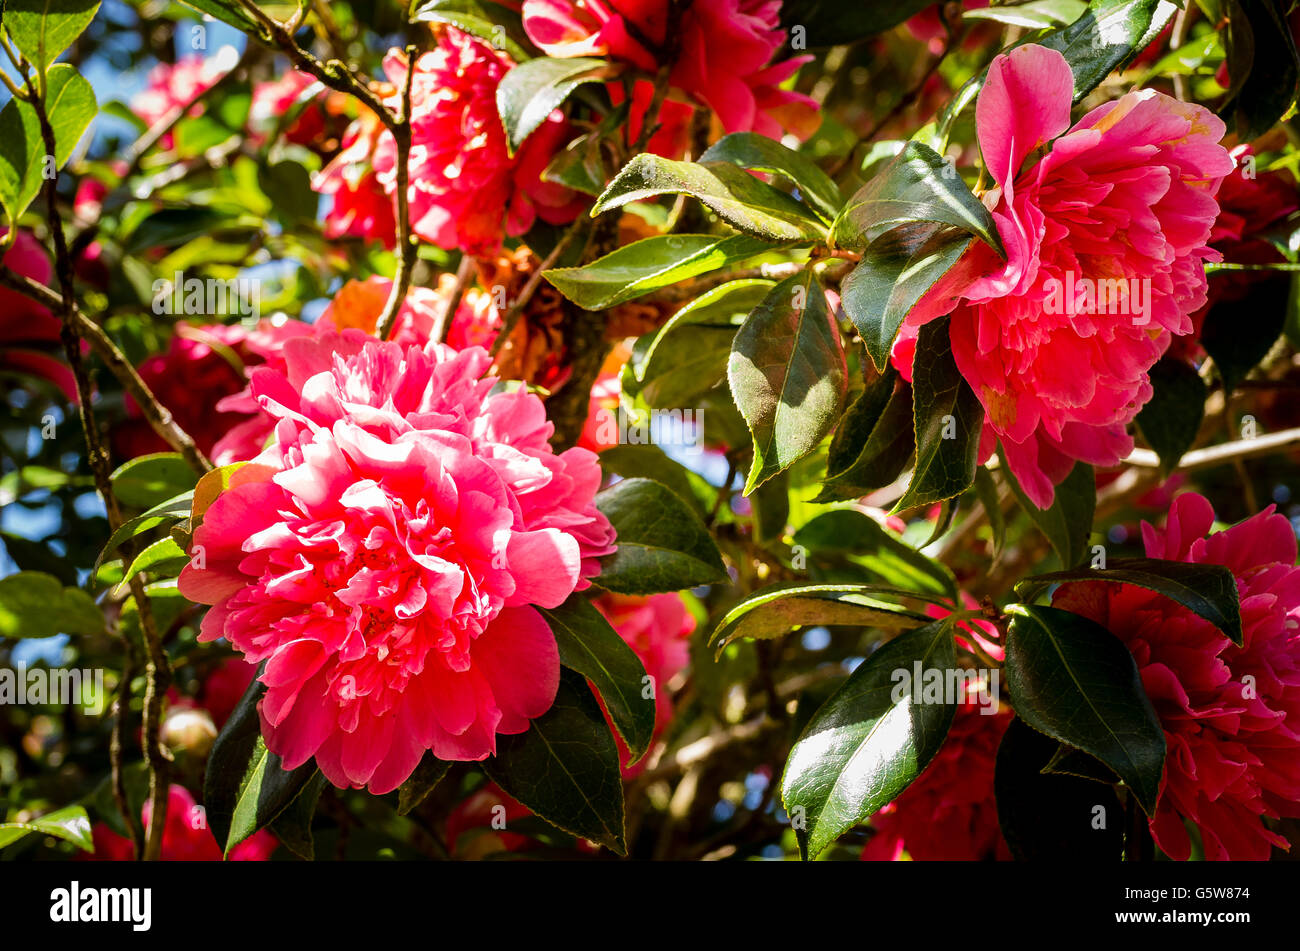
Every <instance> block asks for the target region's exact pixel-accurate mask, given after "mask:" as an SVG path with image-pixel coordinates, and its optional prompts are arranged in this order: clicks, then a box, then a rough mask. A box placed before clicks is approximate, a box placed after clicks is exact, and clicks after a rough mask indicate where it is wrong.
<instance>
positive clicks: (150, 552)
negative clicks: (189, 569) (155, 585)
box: [126, 536, 190, 578]
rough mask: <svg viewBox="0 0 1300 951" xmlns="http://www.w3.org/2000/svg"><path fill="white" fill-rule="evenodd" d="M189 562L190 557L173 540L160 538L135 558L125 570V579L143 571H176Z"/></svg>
mask: <svg viewBox="0 0 1300 951" xmlns="http://www.w3.org/2000/svg"><path fill="white" fill-rule="evenodd" d="M189 560H190V556H189V555H188V554H186V552H185V550H184V549H182V548H181V546H180V545H178V544H176V541H175V539H173V538H172V537H171V536H168V537H166V538H160V539H158V541H156V542H154V543H153V544H151V545H148V546H147V547H146V548H145V549H144V551H142V552H140V554H138V555H136V556H135V561H133V562H131V567H129V568H127V570H126V577H127V578H130V577H132V576H134V575H138V574H140V573H141V572H143V571H155V572H163V573H166V572H170V571H177V570H179V569H181V568H183V567H185V565H186V564H188V562H189Z"/></svg>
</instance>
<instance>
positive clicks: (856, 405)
mask: <svg viewBox="0 0 1300 951" xmlns="http://www.w3.org/2000/svg"><path fill="white" fill-rule="evenodd" d="M912 425H913V424H912V389H911V387H910V386H909V385H908V384H906V383H903V382H901V381H899V379H898V371H897V370H894V369H893V368H892V367H890V368H888V369H887V370H886V371H885V375H884V376H882V377H881V378H880V379H878V380H876V381H875V382H874V383H872V384H871V385H870V386H869V387H867V388H866V390H864V391H863V393H862V395H861V396H859V397H858V398H857V399H856V400H854V401H853V404H852V405H851V406H850V407H849V409H848V412H846V413H845V414H844V418H843V419H842V420H840V424H839V426H837V427H836V428H835V435H834V436H833V437H832V438H831V446H830V452H829V454H828V455H827V457H826V481H825V483H824V484H823V485H822V490H821V492H820V493H819V494H818V496H817V498H816V499H814V500H813V501H815V502H834V501H840V500H847V499H857V498H861V497H862V496H864V495H866V494H867V493H868V492H870V491H872V490H873V489H880V488H883V487H885V486H887V485H889V484H890V483H892V482H893V481H894V480H895V479H897V478H898V476H899V475H900V474H901V473H902V471H903V469H904V468H905V467H906V466H907V460H908V459H910V458H911V457H912V449H913V435H912Z"/></svg>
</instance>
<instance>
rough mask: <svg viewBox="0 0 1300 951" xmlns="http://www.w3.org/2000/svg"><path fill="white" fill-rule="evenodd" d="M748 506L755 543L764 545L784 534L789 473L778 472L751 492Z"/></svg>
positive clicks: (788, 496) (787, 508) (787, 509)
mask: <svg viewBox="0 0 1300 951" xmlns="http://www.w3.org/2000/svg"><path fill="white" fill-rule="evenodd" d="M749 508H750V512H751V515H752V517H753V537H754V541H755V542H756V543H757V544H759V545H766V544H767V543H768V542H770V541H773V540H774V539H778V538H780V537H781V536H782V535H784V534H785V528H786V524H787V523H788V522H789V521H790V474H789V473H788V472H782V473H779V474H777V475H775V476H773V477H772V478H770V479H768V480H767V481H766V482H764V483H763V484H762V485H760V486H759V487H758V488H756V489H755V490H754V491H753V492H751V493H750V495H749Z"/></svg>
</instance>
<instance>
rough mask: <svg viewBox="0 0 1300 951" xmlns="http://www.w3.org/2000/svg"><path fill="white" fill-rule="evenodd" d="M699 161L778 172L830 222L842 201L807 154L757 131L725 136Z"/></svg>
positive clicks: (837, 189)
mask: <svg viewBox="0 0 1300 951" xmlns="http://www.w3.org/2000/svg"><path fill="white" fill-rule="evenodd" d="M700 161H701V162H731V163H733V164H735V165H739V166H740V167H741V168H747V169H750V170H751V171H756V172H766V173H768V174H770V175H779V176H780V177H782V178H784V179H785V180H786V181H788V182H789V183H790V184H792V185H794V186H795V188H797V189H798V192H799V197H800V198H801V199H802V200H803V201H805V202H807V204H808V205H809V207H811V208H812V209H813V210H814V211H815V212H817V214H818V215H819V216H820V217H821V218H822V220H823V221H825V222H826V223H827V224H830V223H831V222H832V221H834V220H835V216H836V215H837V214H839V212H840V207H841V206H842V205H843V204H844V197H843V196H842V195H841V194H840V190H839V186H837V185H836V184H835V182H834V181H833V180H832V179H831V177H830V176H829V175H827V174H826V173H825V172H824V171H822V170H821V168H820V167H818V165H817V164H816V163H814V162H813V161H812V160H811V159H810V158H808V157H807V156H806V155H803V154H801V153H799V152H796V151H794V150H793V149H788V148H786V147H785V146H784V145H782V144H781V143H780V142H777V141H776V140H775V139H769V138H768V137H767V136H765V135H759V134H758V133H757V132H733V133H732V134H731V135H724V136H723V137H722V138H721V139H719V140H718V141H717V142H714V143H713V145H711V146H709V148H708V149H707V150H706V151H705V152H704V154H703V155H701V156H700Z"/></svg>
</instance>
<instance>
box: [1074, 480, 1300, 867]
mask: <svg viewBox="0 0 1300 951" xmlns="http://www.w3.org/2000/svg"><path fill="white" fill-rule="evenodd" d="M1213 523H1214V510H1213V509H1212V508H1211V507H1210V503H1209V502H1208V501H1206V500H1205V499H1204V498H1203V497H1202V496H1199V495H1196V494H1195V493H1191V492H1189V493H1185V494H1183V495H1180V496H1178V498H1176V499H1175V500H1174V503H1173V506H1172V507H1171V508H1170V510H1169V519H1168V522H1167V523H1166V525H1165V528H1164V530H1163V531H1159V530H1157V529H1155V528H1152V527H1151V526H1150V525H1149V524H1146V523H1143V525H1142V535H1143V538H1144V539H1145V542H1146V553H1147V556H1148V557H1150V558H1166V559H1170V560H1173V561H1187V562H1195V563H1198V564H1209V565H1223V566H1224V567H1226V568H1228V569H1229V570H1231V571H1232V573H1233V574H1234V575H1235V576H1236V578H1237V593H1238V596H1239V598H1240V600H1241V620H1242V628H1243V633H1244V637H1243V645H1242V646H1241V647H1237V646H1235V645H1234V644H1233V643H1232V642H1231V641H1230V640H1228V638H1227V637H1225V636H1224V635H1223V633H1222V632H1220V631H1219V629H1218V628H1216V627H1215V626H1214V625H1212V624H1210V623H1209V622H1208V621H1205V620H1202V619H1201V618H1199V617H1197V616H1196V615H1194V614H1192V613H1191V612H1190V611H1188V610H1187V609H1186V608H1184V607H1182V606H1181V605H1179V604H1176V603H1175V602H1173V601H1170V600H1169V599H1168V598H1164V597H1161V596H1160V595H1158V594H1155V593H1154V592H1151V591H1146V590H1143V589H1141V588H1134V587H1130V586H1128V585H1122V586H1121V585H1113V584H1108V583H1104V582H1099V581H1092V582H1087V583H1080V584H1072V585H1067V586H1064V587H1062V588H1061V589H1060V590H1059V591H1058V592H1057V593H1056V596H1055V598H1054V599H1053V603H1054V604H1055V605H1056V606H1057V607H1059V608H1064V609H1066V610H1068V611H1073V612H1074V613H1076V614H1081V615H1084V616H1085V617H1089V618H1092V619H1093V620H1095V621H1097V622H1098V623H1099V624H1101V625H1102V626H1103V627H1105V628H1106V629H1107V630H1109V631H1111V632H1112V633H1113V634H1115V636H1116V637H1118V638H1119V639H1120V640H1122V641H1123V642H1124V643H1125V644H1126V645H1128V649H1129V650H1130V651H1132V652H1133V657H1134V659H1135V660H1136V661H1137V665H1138V670H1139V672H1140V673H1141V675H1142V686H1143V688H1144V689H1145V690H1146V692H1147V696H1148V697H1150V698H1151V703H1152V704H1153V705H1154V706H1155V709H1156V713H1157V715H1159V717H1160V723H1161V725H1162V726H1163V727H1164V730H1165V742H1166V744H1167V747H1168V752H1167V754H1166V758H1165V773H1164V777H1163V778H1162V780H1161V783H1160V800H1159V802H1158V804H1157V806H1156V814H1155V818H1153V819H1152V820H1151V834H1152V836H1153V837H1154V838H1155V840H1156V844H1157V845H1159V846H1160V848H1161V849H1163V850H1164V851H1165V852H1166V853H1167V854H1168V855H1169V856H1170V857H1171V858H1174V859H1178V860H1180V861H1181V860H1184V859H1186V858H1187V857H1188V855H1189V854H1190V851H1191V840H1190V839H1189V838H1188V835H1187V830H1186V828H1185V827H1184V825H1183V821H1184V820H1185V819H1189V820H1191V821H1192V822H1194V823H1195V824H1196V825H1197V826H1198V827H1199V828H1200V830H1201V841H1202V843H1203V844H1204V847H1205V857H1206V858H1207V859H1211V860H1223V859H1231V860H1239V859H1244V860H1264V859H1267V858H1268V856H1269V851H1270V848H1271V847H1272V846H1274V845H1276V846H1279V847H1280V848H1287V842H1286V840H1285V839H1283V838H1282V837H1281V836H1279V835H1277V834H1276V833H1274V832H1272V831H1270V830H1269V829H1268V828H1267V827H1266V826H1265V825H1264V823H1263V821H1261V820H1262V817H1264V816H1269V817H1277V816H1300V727H1298V726H1297V725H1298V724H1300V568H1297V567H1296V535H1295V530H1294V529H1293V528H1292V526H1291V523H1290V522H1289V521H1288V520H1287V519H1286V518H1285V517H1284V516H1282V515H1276V514H1274V513H1273V509H1272V507H1271V506H1270V507H1269V508H1268V509H1267V510H1265V511H1264V512H1261V513H1259V514H1258V515H1253V516H1251V517H1250V518H1248V519H1246V520H1245V521H1244V522H1240V523H1238V524H1237V525H1234V526H1232V527H1231V528H1229V529H1226V530H1225V531H1221V532H1218V533H1216V534H1213V535H1210V536H1209V537H1208V538H1207V537H1205V536H1206V534H1207V533H1208V532H1209V531H1210V528H1211V526H1212V525H1213Z"/></svg>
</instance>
